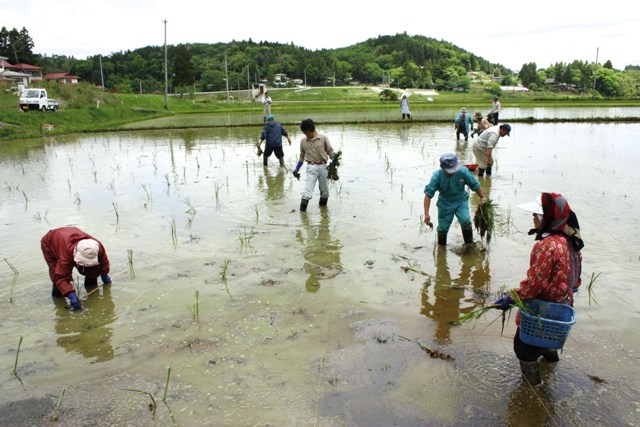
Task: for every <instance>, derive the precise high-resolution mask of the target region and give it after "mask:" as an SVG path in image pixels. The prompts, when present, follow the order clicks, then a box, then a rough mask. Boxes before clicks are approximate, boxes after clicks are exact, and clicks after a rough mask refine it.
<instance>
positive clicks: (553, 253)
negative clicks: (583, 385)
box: [494, 193, 584, 386]
mask: <svg viewBox="0 0 640 427" xmlns="http://www.w3.org/2000/svg"><path fill="white" fill-rule="evenodd" d="M518 207H519V208H521V209H524V210H528V211H531V212H533V224H534V228H533V229H531V230H530V231H529V234H535V236H536V244H535V245H534V246H533V249H532V250H531V256H530V259H529V269H528V270H527V277H526V278H525V279H524V280H522V281H521V282H520V287H519V288H518V289H516V290H515V292H516V293H517V295H518V297H519V298H520V299H521V300H530V299H539V300H544V301H549V302H556V303H562V304H569V305H571V306H573V294H574V293H575V292H577V291H578V288H579V287H580V284H581V279H580V274H581V273H582V254H581V253H580V250H581V249H582V248H583V247H584V242H583V241H582V238H581V237H580V225H579V223H578V217H577V216H576V214H575V213H574V212H573V211H572V210H571V208H570V207H569V202H567V199H565V198H564V197H563V196H562V195H561V194H556V193H542V195H541V204H538V203H535V202H534V203H528V204H525V205H520V206H518ZM494 304H495V308H497V309H500V310H507V309H509V308H510V307H511V306H512V305H513V300H512V298H511V295H510V294H507V295H505V296H503V297H502V298H500V299H498V300H497V301H496V302H495V303H494ZM520 318H521V314H520V311H519V310H518V313H517V315H516V325H518V330H517V331H516V335H515V337H514V338H513V350H514V352H515V354H516V356H517V357H518V360H519V361H520V370H521V371H522V375H523V376H524V378H525V379H526V380H527V381H528V382H529V383H530V384H531V385H533V386H537V385H541V384H542V379H541V377H540V367H539V365H538V359H539V358H541V357H542V358H544V360H546V361H547V362H549V363H555V362H558V361H559V360H560V358H559V357H558V351H557V350H553V349H545V348H540V347H535V346H532V345H529V344H526V343H524V342H522V341H521V340H520V328H519V326H520Z"/></svg>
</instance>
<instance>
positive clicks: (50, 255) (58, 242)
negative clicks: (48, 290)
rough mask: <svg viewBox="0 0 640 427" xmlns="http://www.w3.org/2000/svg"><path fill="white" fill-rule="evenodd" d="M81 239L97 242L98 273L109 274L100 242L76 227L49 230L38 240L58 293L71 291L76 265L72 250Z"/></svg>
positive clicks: (107, 261) (105, 255)
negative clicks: (98, 246)
mask: <svg viewBox="0 0 640 427" xmlns="http://www.w3.org/2000/svg"><path fill="white" fill-rule="evenodd" d="M83 239H93V240H95V241H97V242H98V244H99V245H100V248H99V249H98V265H99V267H100V275H103V274H109V258H108V257H107V251H106V250H105V249H104V246H102V243H101V242H100V241H99V240H98V239H96V238H95V237H92V236H90V235H89V234H87V233H85V232H84V231H82V230H80V229H79V228H77V227H62V228H56V229H55V230H51V231H49V232H48V233H47V234H45V236H44V237H43V238H42V240H41V241H40V243H41V247H42V254H43V255H44V259H45V261H47V265H48V266H49V277H51V281H52V282H53V284H54V285H56V286H57V287H58V289H59V290H60V293H61V294H62V295H63V296H66V295H67V294H68V293H69V292H71V291H73V285H72V284H71V281H72V280H73V268H74V267H77V265H76V262H75V261H74V260H73V250H74V249H75V247H76V244H77V243H78V242H79V241H80V240H83Z"/></svg>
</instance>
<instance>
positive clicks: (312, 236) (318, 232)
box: [296, 209, 342, 292]
mask: <svg viewBox="0 0 640 427" xmlns="http://www.w3.org/2000/svg"><path fill="white" fill-rule="evenodd" d="M330 219H331V218H330V213H329V211H328V210H327V209H322V210H320V223H319V224H313V223H312V221H311V220H310V218H309V217H308V216H307V215H304V216H302V225H303V229H302V230H298V231H297V232H296V240H298V242H300V243H302V244H304V245H306V246H305V248H304V260H305V263H304V271H305V273H307V274H308V275H309V277H308V278H307V281H306V284H305V287H306V289H307V291H308V292H317V291H318V289H320V280H326V279H332V278H333V277H335V276H337V275H338V274H339V273H340V272H341V271H342V263H341V261H340V249H341V248H342V243H341V242H340V240H339V239H334V238H332V237H331V231H330V228H331V224H330ZM305 234H306V235H305Z"/></svg>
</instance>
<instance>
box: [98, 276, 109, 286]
mask: <svg viewBox="0 0 640 427" xmlns="http://www.w3.org/2000/svg"><path fill="white" fill-rule="evenodd" d="M100 278H101V279H102V283H103V284H105V285H110V284H111V277H109V275H108V274H102V275H101V276H100Z"/></svg>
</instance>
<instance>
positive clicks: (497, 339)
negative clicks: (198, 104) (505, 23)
mask: <svg viewBox="0 0 640 427" xmlns="http://www.w3.org/2000/svg"><path fill="white" fill-rule="evenodd" d="M289 130H290V132H291V134H292V136H293V137H294V138H293V139H294V140H295V141H296V143H295V144H294V146H293V147H285V153H286V161H287V165H288V168H292V167H293V166H294V165H295V161H296V155H297V153H298V149H297V141H299V139H300V137H301V134H300V132H299V131H297V130H296V129H289ZM319 130H320V131H321V132H323V133H326V134H327V135H328V136H329V138H330V140H331V142H332V144H333V146H334V147H335V148H336V149H338V148H341V149H342V150H343V165H342V167H341V169H340V175H341V179H340V181H338V182H336V183H334V184H333V185H332V188H331V196H330V199H329V206H328V208H327V209H320V208H319V207H318V206H317V201H318V198H317V195H316V196H315V197H314V199H313V200H312V201H311V203H310V204H309V209H308V212H307V213H305V214H301V213H300V212H299V211H298V205H299V199H300V193H301V191H302V183H301V182H299V181H296V180H295V179H294V178H293V177H292V176H291V174H290V173H288V172H287V171H285V170H283V169H280V168H278V166H277V162H276V161H275V159H274V158H271V159H270V162H269V163H270V164H269V166H268V167H267V168H263V166H262V164H261V162H260V160H259V159H258V157H256V155H255V153H254V151H253V146H252V143H254V142H255V141H256V138H257V136H258V135H259V131H260V128H259V127H257V128H256V129H231V130H198V131H193V130H184V131H163V132H147V133H142V132H136V133H122V134H105V135H92V136H81V137H68V138H58V139H47V140H44V141H37V142H33V141H29V142H24V144H23V145H21V146H19V148H16V144H12V146H11V147H12V148H11V149H8V148H7V147H0V150H1V151H0V153H1V154H0V182H1V183H2V187H1V188H0V236H1V245H0V256H1V257H2V258H3V259H2V260H0V280H1V282H0V283H1V286H0V309H1V313H2V314H1V316H0V324H1V326H2V327H1V328H0V335H1V340H0V366H2V367H3V370H4V375H3V376H2V378H1V379H0V395H1V399H0V402H1V403H0V405H1V406H0V424H1V425H25V426H26V425H49V424H50V425H54V424H55V423H54V422H52V421H50V419H49V416H50V414H51V413H52V411H53V410H54V408H55V406H56V403H57V402H58V398H59V397H60V395H61V393H62V391H63V390H64V396H63V398H62V401H61V405H60V409H59V411H58V417H59V420H60V421H59V422H58V423H63V424H64V425H69V426H81V425H82V426H84V425H128V426H152V425H172V424H177V425H203V426H204V425H231V426H244V425H291V426H299V425H318V426H328V425H349V426H356V425H357V426H370V425H371V426H373V425H376V426H378V425H379V426H387V425H399V426H413V425H470V424H473V425H603V426H604V425H607V426H609V425H632V424H633V423H636V422H637V415H638V411H640V406H639V403H638V402H640V393H639V392H638V384H639V383H640V375H639V372H640V370H639V369H638V365H639V361H638V358H639V355H638V351H639V346H638V344H639V342H640V333H639V332H638V329H637V322H638V308H637V307H638V306H639V304H640V291H639V290H638V287H637V286H636V282H637V277H638V273H639V272H640V256H639V252H640V251H639V249H640V237H639V235H638V233H637V230H638V229H640V217H639V216H638V215H637V214H636V213H637V212H638V211H639V210H640V193H639V192H638V191H637V189H636V185H635V184H634V183H635V179H634V177H635V176H636V167H635V163H636V160H637V159H639V158H640V146H639V145H638V144H637V141H638V137H639V133H640V132H639V131H638V127H637V125H635V124H533V125H527V124H517V125H514V127H513V131H512V137H510V138H505V139H503V140H502V141H501V142H500V144H499V146H498V149H497V150H496V158H497V160H496V162H497V164H496V167H495V169H496V170H495V173H494V175H495V176H494V177H492V178H491V179H485V180H483V181H482V186H483V189H484V191H485V193H487V194H488V195H489V196H490V197H491V198H492V199H494V201H495V202H496V203H498V205H499V209H500V213H501V215H502V216H501V219H500V223H499V227H498V232H497V236H495V237H494V239H493V240H492V242H491V243H490V244H488V245H487V244H485V243H484V242H478V243H477V245H476V247H475V248H474V249H473V250H472V251H464V250H463V248H462V235H461V232H460V228H459V226H458V225H457V223H455V222H454V225H453V227H452V229H451V231H450V234H449V246H448V247H447V249H446V250H444V251H438V250H437V249H435V248H434V246H435V245H434V243H435V236H434V233H433V232H430V231H428V230H426V229H425V228H424V227H423V226H422V225H421V214H422V198H423V193H422V190H423V188H424V185H425V184H426V182H427V181H428V179H429V177H430V175H431V173H432V171H433V170H434V168H435V167H437V159H438V157H439V155H440V154H441V153H442V152H445V151H455V152H456V153H457V154H458V156H459V157H460V158H461V159H462V160H464V161H465V162H466V161H468V162H471V161H472V160H473V155H472V153H471V145H470V144H471V142H469V143H464V142H456V141H455V138H454V134H453V132H452V130H451V126H449V125H425V124H413V125H410V124H406V125H403V126H384V127H379V126H333V125H332V126H325V127H322V128H321V129H319ZM303 176H304V174H303ZM540 191H555V192H560V193H562V194H564V195H565V196H566V197H567V199H568V200H569V202H570V204H571V206H572V207H573V208H574V210H575V211H576V212H577V213H578V216H579V219H580V225H581V228H582V234H583V237H584V239H585V242H586V244H587V246H586V247H585V249H584V265H583V270H584V275H583V283H584V284H585V285H586V284H587V283H588V282H589V277H590V276H591V274H592V273H594V274H598V273H600V276H599V278H598V280H597V282H596V284H595V285H594V287H593V292H592V295H591V298H590V296H589V294H588V292H587V291H586V286H585V289H583V290H582V291H580V293H579V294H578V296H577V300H576V310H577V316H578V322H577V324H576V325H575V326H574V328H573V330H572V332H571V335H570V337H569V339H568V341H567V344H566V346H565V349H564V352H563V354H562V355H561V359H562V360H561V362H560V363H559V364H557V366H549V365H545V366H543V368H542V371H543V377H544V380H545V385H544V386H543V387H541V388H538V389H535V390H533V389H531V388H529V387H527V386H523V385H522V383H521V379H520V375H519V371H518V364H517V360H516V358H515V356H514V355H513V352H512V349H511V346H512V344H511V342H512V337H513V334H514V331H515V325H514V322H513V319H510V320H508V322H507V324H506V326H505V330H504V333H503V334H502V335H501V325H500V323H501V322H500V320H498V321H495V322H493V321H494V320H495V319H496V318H497V317H498V313H493V314H489V315H488V316H487V317H486V319H482V320H480V321H478V322H477V323H472V324H463V325H455V323H454V322H453V321H454V320H455V319H457V318H458V317H459V316H460V315H461V314H462V313H464V312H467V311H469V310H472V309H474V308H477V307H480V306H482V305H484V304H487V303H490V302H492V301H493V299H494V298H495V294H496V292H497V291H498V290H499V289H500V288H501V287H505V286H508V287H514V286H516V285H517V284H518V282H519V281H520V280H521V279H522V278H523V277H524V274H525V271H526V269H527V265H528V257H529V252H530V249H531V247H532V245H533V241H532V239H531V237H529V236H527V234H526V231H527V230H528V229H529V228H530V227H531V218H530V214H528V213H525V212H522V211H519V210H518V209H516V208H515V206H516V205H518V204H520V203H523V202H527V201H530V200H532V199H534V198H535V197H536V196H537V195H538V194H539V192H540ZM471 200H472V202H471V203H472V209H474V208H475V206H476V204H477V200H476V196H472V197H471ZM432 214H433V215H434V216H435V211H432ZM67 225H74V226H78V227H80V228H82V229H84V230H86V231H87V232H89V233H91V234H93V235H94V236H95V237H97V238H98V239H100V240H101V241H102V242H103V243H104V244H105V246H106V248H107V251H108V253H109V257H110V260H111V265H112V277H113V285H112V286H111V287H110V288H106V289H103V290H101V291H100V292H99V293H94V294H92V295H90V296H89V297H88V298H87V300H86V301H85V303H84V307H85V309H84V310H83V311H82V312H77V313H72V312H69V311H68V310H67V309H66V308H65V306H64V302H63V301H54V300H53V299H52V298H51V296H50V288H51V284H50V282H49V280H48V275H47V269H46V265H45V263H44V260H43V259H42V255H41V252H40V246H39V245H40V238H41V237H42V236H43V235H44V234H45V233H46V232H47V231H48V230H49V229H51V228H56V227H61V226H67ZM476 239H477V236H476ZM403 267H404V268H403ZM407 267H409V268H408V269H407ZM14 269H15V271H14ZM405 270H406V272H405ZM80 287H82V285H81V284H80ZM594 299H595V301H594ZM492 322H493V323H492ZM20 337H23V341H22V344H21V347H20V351H19V355H18V356H19V357H18V362H17V370H16V372H17V374H18V377H15V376H12V375H11V371H12V370H13V366H14V363H15V361H16V349H17V347H18V342H19V340H20ZM416 340H417V341H416ZM419 344H421V345H422V346H425V347H427V348H429V349H434V350H438V351H440V352H441V353H442V354H445V355H449V356H451V357H452V359H449V360H442V359H433V358H431V357H429V355H428V354H427V353H426V352H425V351H424V350H423V348H422V347H421V346H420V345H419ZM169 368H170V370H169ZM167 377H168V378H169V381H168V383H167ZM127 389H129V390H127ZM130 390H135V391H130ZM165 393H166V395H165ZM150 395H151V396H153V397H154V399H155V402H156V403H157V407H156V408H155V411H151V410H150V409H149V403H150V401H151V399H150V397H149V396H150ZM163 397H164V398H165V399H164V403H163ZM165 403H166V404H165ZM172 417H173V420H172ZM56 425H58V424H56Z"/></svg>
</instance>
